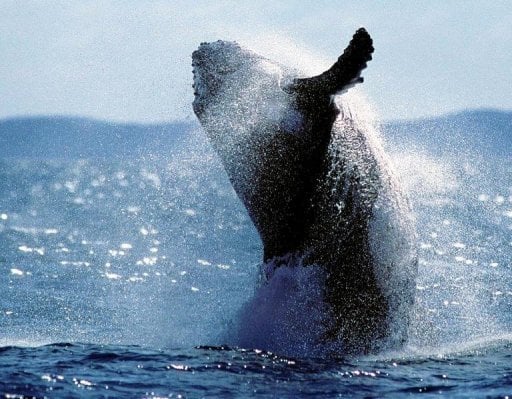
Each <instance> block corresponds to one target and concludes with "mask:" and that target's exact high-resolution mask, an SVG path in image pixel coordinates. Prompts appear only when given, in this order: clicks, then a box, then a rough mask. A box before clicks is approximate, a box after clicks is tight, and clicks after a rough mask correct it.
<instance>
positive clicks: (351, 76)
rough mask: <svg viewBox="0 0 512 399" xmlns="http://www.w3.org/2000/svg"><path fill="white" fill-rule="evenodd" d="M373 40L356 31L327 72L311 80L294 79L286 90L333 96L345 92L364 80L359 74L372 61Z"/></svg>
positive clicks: (366, 34)
mask: <svg viewBox="0 0 512 399" xmlns="http://www.w3.org/2000/svg"><path fill="white" fill-rule="evenodd" d="M373 51H374V48H373V40H372V38H371V36H370V35H369V34H368V32H367V31H366V29H364V28H360V29H358V30H357V31H356V33H355V34H354V36H353V37H352V40H351V41H350V43H349V45H348V46H347V48H345V51H344V52H343V54H342V55H341V56H340V57H339V58H338V60H337V61H336V63H334V65H333V66H332V67H331V68H329V69H328V70H327V71H325V72H323V73H322V74H320V75H317V76H313V77H311V78H301V79H295V81H294V82H293V83H292V84H290V86H289V88H288V90H290V91H302V92H310V93H312V94H313V93H314V94H313V96H318V95H335V94H340V93H342V92H344V91H347V90H348V89H350V88H351V87H353V86H355V85H356V84H358V83H362V82H363V81H364V79H363V78H362V77H361V72H362V70H363V69H365V68H366V66H367V63H368V61H370V60H371V59H372V53H373Z"/></svg>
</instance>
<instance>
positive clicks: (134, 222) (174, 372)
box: [0, 134, 512, 398]
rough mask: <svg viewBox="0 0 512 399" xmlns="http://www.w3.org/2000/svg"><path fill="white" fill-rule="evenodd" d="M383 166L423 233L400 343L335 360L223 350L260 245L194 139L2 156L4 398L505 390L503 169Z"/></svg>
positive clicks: (408, 154)
mask: <svg viewBox="0 0 512 399" xmlns="http://www.w3.org/2000/svg"><path fill="white" fill-rule="evenodd" d="M391 155H392V158H393V159H394V160H395V161H396V163H397V166H398V170H399V173H400V174H401V177H402V180H403V183H404V185H405V187H406V189H407V190H408V191H409V192H410V194H411V199H412V202H413V205H414V208H415V214H416V219H417V225H418V234H419V237H418V245H419V247H420V258H421V259H420V275H419V278H418V281H417V301H416V308H415V310H414V317H413V319H414V320H413V325H412V326H411V331H410V341H409V343H408V344H407V346H406V347H405V348H404V349H403V350H401V351H399V352H393V353H382V354H379V355H374V356H367V357H358V358H345V357H343V356H342V355H340V357H339V358H336V359H332V358H331V359H319V358H312V357H308V356H297V355H296V354H294V355H293V356H290V355H289V354H287V353H280V352H277V351H276V353H270V352H265V351H262V350H259V348H238V347H236V342H232V340H231V338H230V337H231V336H230V331H232V330H233V329H234V328H235V326H236V321H237V320H238V313H239V312H240V309H242V305H243V304H244V303H245V302H247V301H248V300H249V299H250V298H251V296H252V295H253V293H254V289H255V286H256V281H257V279H258V266H259V262H260V258H261V244H260V242H259V240H258V236H257V233H256V232H255V230H254V228H253V226H252V225H251V223H250V221H249V219H248V217H247V215H246V212H245V210H244V208H243V206H242V205H241V204H240V203H239V202H238V200H237V198H236V195H235V194H234V192H233V190H232V188H231V186H230V184H229V182H228V181H227V178H226V175H225V174H224V172H223V171H222V168H221V166H220V163H219V161H218V160H217V159H216V157H215V156H214V154H213V152H212V150H211V149H210V148H209V146H208V145H207V143H205V141H204V139H203V138H202V136H201V135H200V134H196V135H194V134H192V135H191V137H190V139H187V140H184V142H183V143H181V145H180V146H178V147H177V148H176V150H175V151H174V152H172V153H171V154H169V156H168V157H165V158H155V157H152V156H151V154H147V155H146V156H143V157H140V158H137V159H115V160H109V159H108V158H102V159H88V160H59V159H19V158H17V159H5V158H4V159H2V160H0V290H1V296H0V298H1V299H0V394H3V395H4V396H5V397H33V396H34V397H45V396H46V397H90V398H95V397H112V398H119V397H126V398H136V397H140V398H142V397H180V396H179V395H181V397H193V398H195V397H290V398H292V397H326V398H331V397H337V396H341V397H390V398H391V397H392V398H395V397H405V396H410V395H413V394H415V393H422V394H427V395H429V394H430V395H436V396H439V395H440V394H441V395H445V396H447V397H505V396H507V395H512V335H511V334H510V332H511V325H512V317H511V315H510V309H512V285H511V282H512V272H511V256H510V254H511V249H512V234H511V231H512V176H511V175H510V170H512V169H511V167H512V161H510V160H508V159H507V158H505V157H501V158H500V157H490V158H489V157H486V158H483V157H479V155H478V151H477V150H475V152H474V153H470V154H468V153H465V154H461V156H460V157H452V158H449V157H444V158H443V157H440V156H434V155H429V154H428V153H424V152H421V151H420V152H418V151H415V152H412V151H410V150H409V149H408V148H405V147H404V148H401V149H399V148H393V152H392V154H391ZM255 334H257V332H255ZM226 345H229V346H226Z"/></svg>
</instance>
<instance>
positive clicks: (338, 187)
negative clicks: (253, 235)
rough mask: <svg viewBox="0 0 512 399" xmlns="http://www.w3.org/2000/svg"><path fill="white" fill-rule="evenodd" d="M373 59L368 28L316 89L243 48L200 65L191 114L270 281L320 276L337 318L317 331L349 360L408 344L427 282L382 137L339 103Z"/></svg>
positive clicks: (212, 48) (216, 51) (209, 56)
mask: <svg viewBox="0 0 512 399" xmlns="http://www.w3.org/2000/svg"><path fill="white" fill-rule="evenodd" d="M373 50H374V49H373V42H372V39H371V37H370V35H369V34H368V33H367V32H366V30H365V29H364V28H361V29H359V30H357V31H356V33H355V34H354V36H353V38H352V40H351V41H350V44H349V45H348V47H347V48H346V49H345V51H344V53H343V54H342V55H341V56H340V57H339V58H338V60H337V61H336V63H334V65H333V66H332V67H331V68H330V69H328V70H327V71H325V72H324V73H322V74H320V75H317V76H314V77H302V76H301V74H300V72H298V71H296V70H294V69H292V68H288V67H285V66H283V65H280V64H279V63H276V62H273V61H270V60H269V59H266V58H264V57H261V56H259V55H257V54H255V53H253V52H251V51H249V50H247V49H244V48H242V47H241V46H239V45H238V44H237V43H234V42H225V41H217V42H212V43H202V44H201V45H200V46H199V48H198V49H197V50H196V51H194V53H193V55H192V66H193V73H194V84H193V87H194V95H195V99H194V102H193V109H194V112H195V114H196V115H197V117H198V119H199V121H200V123H201V125H202V126H203V129H204V131H205V132H206V135H207V136H208V138H209V140H210V142H211V144H212V145H213V147H214V149H215V151H216V152H217V153H218V155H219V156H220V158H221V160H222V163H223V165H224V168H225V170H226V172H227V174H228V176H229V179H230V181H231V183H232V185H233V187H234V189H235V191H236V193H237V195H238V196H239V198H240V199H241V201H242V202H243V204H244V205H245V207H246V208H247V211H248V213H249V216H250V218H251V220H252V222H253V223H254V225H255V226H256V229H257V231H258V232H259V235H260V237H261V240H262V242H263V248H264V254H263V258H264V259H263V260H264V262H263V270H264V273H265V278H266V280H267V281H271V280H272V275H273V274H274V272H275V271H276V270H278V268H279V267H281V266H286V267H290V266H293V265H294V264H295V265H297V266H296V267H317V268H322V270H323V271H324V274H325V283H324V285H323V293H322V298H323V300H324V302H325V304H326V305H327V307H328V309H329V313H330V315H331V316H330V322H329V323H324V325H319V326H318V328H319V329H323V331H322V334H321V339H322V341H337V342H341V344H342V346H343V351H344V353H368V352H374V351H377V350H381V349H383V348H389V347H396V346H398V345H401V344H403V342H404V341H405V339H406V337H407V327H408V324H409V313H410V310H411V307H412V304H413V299H414V292H415V276H416V273H417V253H416V249H415V232H414V227H413V220H412V218H411V211H410V208H409V204H408V201H407V199H406V197H405V195H404V194H403V192H402V190H401V188H400V185H399V182H398V179H397V178H396V177H395V175H394V174H393V171H392V169H391V167H390V165H389V163H388V161H387V158H386V156H385V154H384V152H383V150H382V148H381V144H380V141H379V139H378V135H377V133H376V132H375V131H374V129H373V128H372V127H370V126H369V125H368V126H367V124H365V123H362V122H361V121H360V120H358V118H357V112H356V111H357V110H356V109H353V107H350V105H349V104H347V102H346V101H345V100H344V98H343V97H344V96H339V95H340V94H341V93H343V92H345V91H347V90H348V89H349V88H351V87H352V86H354V85H355V84H357V83H361V82H362V81H363V78H362V77H361V76H360V75H361V71H362V70H363V69H364V68H366V65H367V62H368V61H369V60H371V58H372V53H373ZM299 264H300V266H298V265H299Z"/></svg>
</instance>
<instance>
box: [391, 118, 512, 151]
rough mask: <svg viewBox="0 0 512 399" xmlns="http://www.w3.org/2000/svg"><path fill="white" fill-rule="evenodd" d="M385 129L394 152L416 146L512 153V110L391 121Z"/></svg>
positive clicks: (425, 149)
mask: <svg viewBox="0 0 512 399" xmlns="http://www.w3.org/2000/svg"><path fill="white" fill-rule="evenodd" d="M382 128H383V129H382V130H383V134H384V136H385V138H386V140H387V144H388V145H387V147H388V148H389V150H391V151H393V149H394V148H404V146H405V147H406V148H407V147H410V146H414V147H416V148H418V149H420V150H422V151H425V152H428V153H432V154H435V155H455V156H456V155H457V154H459V153H465V154H467V153H478V154H480V155H484V156H510V155H511V154H512V112H510V111H509V112H505V111H497V110H473V111H464V112H459V113H456V114H450V115H445V116H441V117H436V118H428V119H419V120H413V121H395V122H390V123H386V124H384V125H383V126H382Z"/></svg>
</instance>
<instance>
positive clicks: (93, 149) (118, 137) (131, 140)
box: [0, 117, 195, 158]
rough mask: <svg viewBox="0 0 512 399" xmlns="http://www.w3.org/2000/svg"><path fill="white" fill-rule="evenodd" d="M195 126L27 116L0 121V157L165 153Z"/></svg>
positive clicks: (81, 156)
mask: <svg viewBox="0 0 512 399" xmlns="http://www.w3.org/2000/svg"><path fill="white" fill-rule="evenodd" d="M194 126H195V125H194V124H192V123H186V122H176V123H166V124H154V125H143V124H121V123H111V122H102V121H97V120H93V119H86V118H70V117H27V118H13V119H4V120H0V157H2V158H6V157H16V158H105V157H123V156H135V155H144V154H152V155H157V156H160V155H165V154H166V153H168V152H169V151H171V150H172V149H173V148H174V147H175V146H176V143H177V142H178V141H179V140H180V139H182V138H183V137H184V136H186V135H187V134H188V133H189V132H190V130H191V129H192V128H193V127H194Z"/></svg>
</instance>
